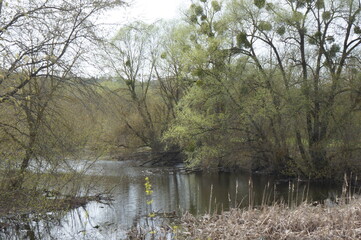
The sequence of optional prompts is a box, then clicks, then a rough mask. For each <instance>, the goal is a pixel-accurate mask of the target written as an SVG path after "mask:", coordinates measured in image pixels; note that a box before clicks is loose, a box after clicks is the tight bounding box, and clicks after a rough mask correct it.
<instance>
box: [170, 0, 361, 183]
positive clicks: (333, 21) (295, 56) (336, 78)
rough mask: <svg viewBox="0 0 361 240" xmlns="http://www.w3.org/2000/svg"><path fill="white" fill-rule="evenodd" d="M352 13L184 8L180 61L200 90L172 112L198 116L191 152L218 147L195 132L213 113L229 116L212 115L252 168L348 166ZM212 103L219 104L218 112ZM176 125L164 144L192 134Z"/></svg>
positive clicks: (351, 8)
mask: <svg viewBox="0 0 361 240" xmlns="http://www.w3.org/2000/svg"><path fill="white" fill-rule="evenodd" d="M222 9H223V10H222ZM217 10H218V15H217V14H214V13H215V12H217ZM360 11H361V9H360V2H359V1H355V0H350V1H338V0H329V1H326V0H284V1H264V0H255V1H250V0H234V1H229V2H226V5H225V7H223V8H221V7H220V4H219V3H218V2H217V1H207V0H202V1H199V2H195V3H193V5H192V6H191V7H190V10H189V14H188V22H189V24H190V25H192V26H194V27H195V34H194V36H195V37H194V39H195V41H194V45H193V46H194V50H193V51H192V54H193V60H191V61H189V62H190V63H191V65H192V67H193V69H194V73H195V74H194V75H195V77H196V78H197V79H198V80H197V82H198V83H199V84H198V85H199V86H198V90H194V91H198V92H200V93H201V94H200V95H198V96H199V97H197V95H196V94H193V96H192V95H189V96H187V97H186V98H185V100H186V101H185V102H184V104H186V105H185V106H188V107H184V106H182V108H180V111H179V114H180V116H182V112H183V113H185V111H184V109H187V111H189V109H192V111H191V112H190V113H189V114H190V116H199V117H202V118H198V119H203V120H202V121H203V125H204V126H203V127H204V130H205V131H204V132H202V131H199V132H198V133H197V132H195V135H194V136H195V139H197V140H196V141H195V142H194V144H193V145H194V146H195V147H196V149H197V146H198V148H199V147H202V146H203V148H204V147H205V146H210V147H211V148H210V149H212V150H216V148H214V147H212V146H213V145H212V144H214V143H215V142H217V140H213V141H212V140H210V139H211V138H210V136H208V137H207V135H206V134H204V133H205V132H208V131H209V132H211V130H212V129H214V127H210V126H209V121H211V120H212V119H213V118H211V116H209V114H208V115H207V114H206V113H209V112H211V111H213V112H215V111H219V109H221V110H220V113H222V114H223V113H232V114H226V115H224V114H223V115H222V114H218V115H217V116H222V117H223V118H222V121H219V120H217V121H218V122H221V123H222V126H225V127H224V129H227V134H229V136H234V138H233V137H232V139H237V138H238V142H239V146H243V151H244V152H248V153H249V155H250V156H251V164H252V165H254V166H255V167H257V166H258V167H261V168H266V169H268V170H273V171H276V172H278V173H283V174H304V175H311V176H313V177H316V178H317V177H330V176H331V173H332V172H333V170H336V169H335V168H337V167H338V166H339V163H340V162H343V163H346V162H349V163H350V161H343V160H346V159H347V158H350V159H352V158H353V159H356V156H357V155H358V154H359V144H360V143H359V140H358V137H357V136H358V134H355V133H352V130H351V129H350V126H352V127H354V128H355V129H359V127H360V126H359V123H358V121H357V120H356V119H357V118H358V117H359V109H360V105H359V100H358V99H359V96H360V77H359V75H358V73H357V71H356V69H357V68H358V67H359V66H360V52H359V46H360V44H361V38H360V36H361V35H360V33H361V31H360V27H359V26H360ZM222 26H227V27H226V28H224V27H223V28H222ZM232 71H233V72H232ZM194 88H196V86H195V87H194ZM221 90H222V91H221ZM207 91H208V92H209V93H210V94H206V95H205V94H204V93H205V92H207ZM190 93H191V92H190ZM215 96H222V97H223V98H218V99H217V98H216V97H215ZM206 97H207V98H208V99H213V100H214V101H215V102H214V103H213V104H211V105H209V109H208V110H207V109H204V108H203V106H206V105H205V104H201V105H198V106H196V107H192V105H191V104H192V103H194V102H196V101H200V100H201V99H202V98H206ZM220 101H222V102H224V103H226V104H223V106H222V107H221V108H219V105H222V104H221V103H220ZM186 102H187V103H186ZM207 102H210V101H207ZM217 102H218V103H217ZM193 106H194V104H193ZM197 108H198V109H197ZM217 109H218V110H217ZM227 109H228V110H227ZM202 111H204V112H203V113H202ZM200 113H201V115H199V114H200ZM237 116H238V120H237ZM178 119H179V121H178V122H176V123H175V124H174V128H173V133H172V132H171V131H170V132H169V134H168V135H167V137H169V138H171V139H175V141H178V142H180V143H187V142H188V143H190V142H192V141H191V140H192V139H191V138H190V137H187V136H191V135H190V131H189V129H198V130H201V129H202V122H199V127H197V128H194V127H193V128H191V125H190V124H191V123H188V124H185V123H186V119H183V120H181V119H182V118H178ZM188 119H190V117H188ZM182 126H183V127H182ZM212 126H215V125H214V123H212ZM352 127H351V128H352ZM206 130H207V131H206ZM346 130H347V131H346ZM236 132H238V133H236ZM213 133H215V132H214V131H213ZM234 134H235V135H234ZM199 136H204V138H203V139H202V138H199ZM212 136H213V137H214V136H215V135H214V134H213V135H212ZM217 136H221V135H217ZM187 139H188V140H189V141H190V142H189V141H188V140H187ZM185 140H187V141H185ZM182 141H183V142H182ZM225 141H227V140H225ZM227 142H229V141H227ZM191 145H192V144H191ZM226 145H227V144H226ZM229 145H231V144H228V146H229ZM192 150H194V148H193V149H192ZM206 152H207V151H206ZM208 152H214V151H208ZM252 155H253V159H252ZM215 156H216V158H218V159H219V158H220V157H222V154H216V155H215ZM346 156H347V157H346ZM337 158H339V159H343V160H341V161H340V162H338V163H336V162H337ZM257 159H258V160H257ZM259 159H262V160H259ZM200 161H202V158H201V159H200ZM353 166H354V167H355V166H356V165H355V164H353ZM347 167H348V166H343V170H345V169H347Z"/></svg>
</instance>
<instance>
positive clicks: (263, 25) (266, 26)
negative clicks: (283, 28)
mask: <svg viewBox="0 0 361 240" xmlns="http://www.w3.org/2000/svg"><path fill="white" fill-rule="evenodd" d="M258 28H259V30H261V31H267V32H269V31H271V30H272V24H271V23H269V22H267V21H260V23H259V24H258Z"/></svg>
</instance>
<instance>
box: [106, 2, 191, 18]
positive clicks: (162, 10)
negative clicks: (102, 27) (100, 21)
mask: <svg viewBox="0 0 361 240" xmlns="http://www.w3.org/2000/svg"><path fill="white" fill-rule="evenodd" d="M126 2H128V3H130V6H129V7H126V8H124V9H121V10H120V11H119V10H117V11H113V12H112V14H111V17H110V18H109V20H110V21H114V20H116V22H117V23H127V22H128V23H129V22H133V21H136V20H142V21H144V22H147V23H153V22H155V21H157V20H159V19H172V18H177V17H180V16H181V13H180V9H184V8H186V7H187V6H188V5H189V4H190V0H126Z"/></svg>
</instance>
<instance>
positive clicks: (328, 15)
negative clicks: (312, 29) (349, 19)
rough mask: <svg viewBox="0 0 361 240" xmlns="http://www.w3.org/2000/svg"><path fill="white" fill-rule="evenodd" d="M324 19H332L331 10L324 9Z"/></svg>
mask: <svg viewBox="0 0 361 240" xmlns="http://www.w3.org/2000/svg"><path fill="white" fill-rule="evenodd" d="M322 19H323V20H324V21H327V20H330V19H331V12H330V11H324V12H323V13H322Z"/></svg>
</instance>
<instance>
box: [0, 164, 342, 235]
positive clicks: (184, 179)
mask: <svg viewBox="0 0 361 240" xmlns="http://www.w3.org/2000/svg"><path fill="white" fill-rule="evenodd" d="M72 164H74V165H75V166H76V165H77V164H84V162H75V161H74V162H73V163H72ZM88 174H89V175H88V176H86V177H85V182H89V181H93V180H92V179H93V178H92V177H94V176H95V177H97V176H103V177H102V178H99V177H98V178H97V181H96V182H93V183H94V186H95V187H94V188H93V189H92V191H93V193H94V194H95V193H98V192H102V191H107V190H109V189H113V191H112V194H113V198H114V201H113V202H112V204H110V205H106V204H101V203H95V202H92V203H90V204H88V205H87V206H86V207H85V208H78V209H75V210H72V211H70V212H68V213H66V214H64V215H62V216H59V218H58V220H59V221H57V222H56V221H49V220H46V221H40V222H35V221H33V220H30V221H27V222H26V221H23V222H22V223H23V225H22V227H20V228H22V230H21V231H22V232H20V233H21V234H18V232H16V231H15V232H8V233H5V232H3V234H2V235H0V238H1V239H20V238H23V237H24V236H25V238H27V239H32V238H31V237H29V236H27V235H26V234H28V233H29V230H26V228H28V229H29V228H30V229H33V232H34V235H35V236H38V235H36V234H38V232H41V233H42V235H41V236H40V237H35V238H36V239H126V232H127V231H128V229H129V228H131V227H132V226H137V224H138V226H139V222H142V220H143V221H144V219H145V217H146V216H147V215H148V214H149V210H147V204H146V194H145V190H144V183H145V181H144V178H145V177H149V179H150V182H151V183H152V188H153V191H154V192H153V194H152V198H153V203H152V209H153V210H154V211H156V212H157V213H158V214H159V215H162V214H163V215H167V216H174V214H176V215H180V214H181V213H182V212H185V211H189V212H191V213H192V214H204V213H208V212H209V211H211V212H213V211H215V210H218V211H222V210H228V209H229V208H230V207H235V206H241V207H245V206H248V205H249V199H250V198H249V196H250V194H251V196H253V198H252V199H251V200H252V201H254V204H255V205H257V204H261V203H262V202H264V201H265V196H267V199H268V202H272V201H273V200H277V201H282V200H283V201H284V202H285V203H286V204H287V203H288V201H289V199H290V198H292V199H298V201H299V202H300V201H301V200H302V198H305V197H306V195H308V196H309V198H310V199H313V200H323V199H326V198H328V197H331V196H332V195H336V194H337V190H339V189H340V188H339V187H337V186H334V185H331V184H320V183H318V184H311V185H309V187H308V183H307V182H301V181H300V182H298V181H294V182H289V181H276V180H275V179H272V178H270V177H266V176H250V175H249V174H246V173H242V174H241V173H190V174H186V173H184V172H183V171H180V170H179V169H176V168H142V167H134V166H132V164H131V162H114V161H98V162H96V163H93V164H92V166H91V168H90V169H89V172H88ZM250 179H251V182H250ZM250 183H251V185H252V186H253V188H252V189H251V191H250ZM267 186H268V187H267ZM292 189H293V190H292ZM158 220H160V219H158ZM24 223H26V224H27V225H28V226H27V227H25V225H24ZM45 227H46V229H47V231H45ZM14 229H15V228H14ZM17 236H20V237H19V238H18V237H17Z"/></svg>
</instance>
